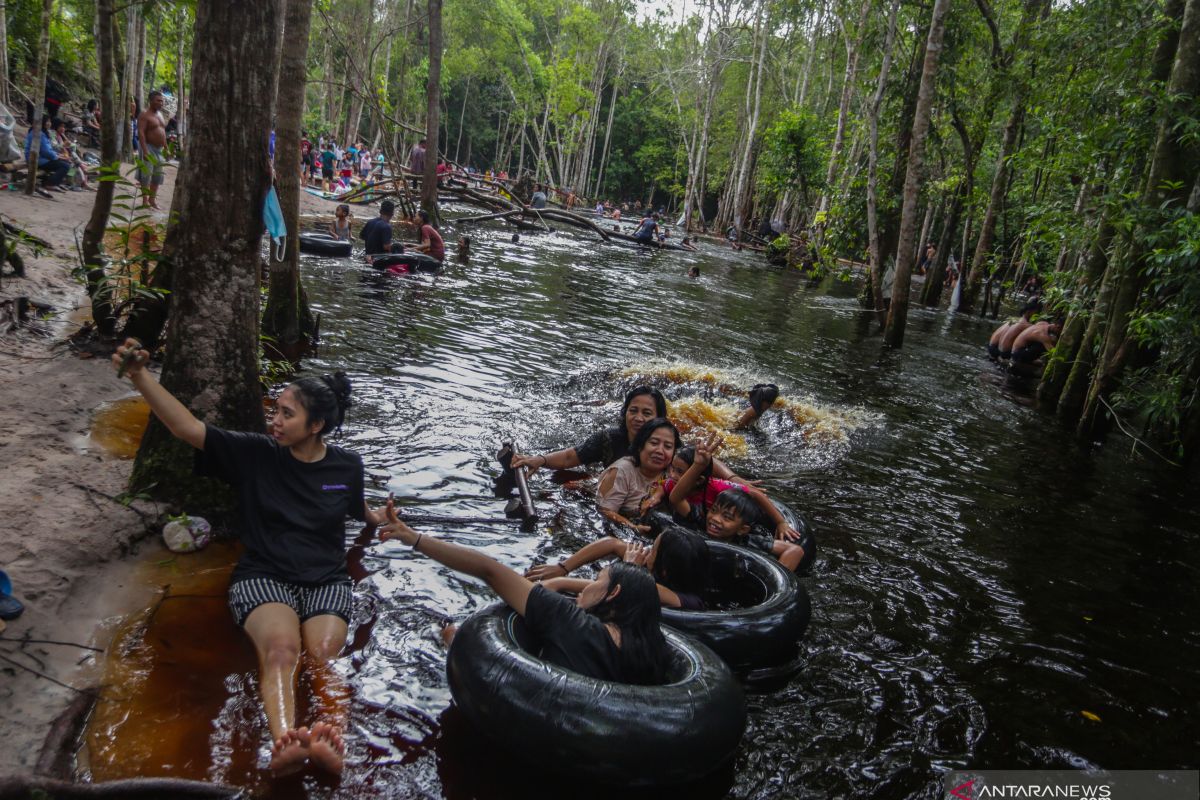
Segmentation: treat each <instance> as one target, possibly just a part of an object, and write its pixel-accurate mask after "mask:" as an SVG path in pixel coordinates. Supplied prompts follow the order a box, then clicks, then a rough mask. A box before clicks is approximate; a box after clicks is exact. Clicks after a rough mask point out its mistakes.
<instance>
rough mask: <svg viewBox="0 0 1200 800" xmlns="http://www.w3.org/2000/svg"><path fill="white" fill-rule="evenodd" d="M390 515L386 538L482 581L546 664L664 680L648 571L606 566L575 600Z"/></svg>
mask: <svg viewBox="0 0 1200 800" xmlns="http://www.w3.org/2000/svg"><path fill="white" fill-rule="evenodd" d="M386 514H387V524H386V525H384V526H383V528H382V529H381V531H380V534H379V538H380V540H381V541H388V540H391V539H399V540H400V541H401V542H403V543H404V544H406V545H408V546H409V547H411V548H412V549H413V550H415V551H417V552H419V553H421V554H423V555H426V556H429V557H430V558H432V559H433V560H434V561H437V562H440V563H441V564H444V565H446V566H447V567H449V568H450V569H452V570H455V571H456V572H462V573H465V574H467V575H471V576H473V577H476V578H481V579H482V580H484V581H485V582H486V583H487V584H488V586H491V587H492V589H493V590H494V591H495V592H496V594H498V595H500V599H501V600H503V601H504V602H505V603H507V604H508V605H509V606H511V607H512V609H513V610H514V611H516V612H517V613H518V614H520V615H521V616H522V617H523V618H524V619H525V624H526V626H527V627H528V628H529V629H530V631H531V632H532V633H533V634H534V635H535V636H536V637H537V639H538V641H540V642H541V644H542V651H541V654H540V657H541V658H542V659H543V660H545V661H549V662H551V663H554V664H558V665H559V666H561V667H565V668H567V669H569V670H572V671H574V672H578V673H580V674H582V675H587V676H589V677H592V678H597V679H599V680H604V681H616V682H619V683H634V684H646V685H652V684H659V683H662V682H663V680H664V678H665V676H666V670H667V666H668V658H669V656H668V652H669V651H668V648H667V643H666V640H665V639H664V638H663V634H662V630H661V629H660V627H659V625H660V623H661V622H662V611H661V609H660V607H659V600H658V593H657V591H656V588H655V585H654V579H653V578H652V577H650V573H649V572H647V571H646V570H645V569H643V568H642V567H637V566H634V565H632V564H624V563H618V564H613V565H612V566H610V567H605V568H604V569H603V570H602V571H601V572H600V575H599V576H598V577H597V578H596V580H594V581H590V582H587V584H586V585H585V586H583V587H581V590H580V592H579V597H578V598H577V599H575V600H571V599H570V598H567V597H564V596H562V595H560V594H556V593H554V592H552V591H550V590H549V589H547V588H546V587H544V586H542V585H541V584H537V583H533V582H532V581H530V580H527V579H526V578H524V577H522V576H521V575H520V574H519V573H517V572H516V571H514V570H511V569H509V568H508V567H506V566H504V565H502V564H500V563H499V562H497V561H495V560H494V559H492V558H489V557H488V556H485V555H483V554H482V553H478V552H476V551H474V550H471V549H470V548H466V547H460V546H459V545H456V544H451V543H450V542H446V541H443V540H441V539H437V538H435V537H433V536H425V535H424V534H421V533H417V532H416V531H414V530H413V529H412V528H410V527H409V526H408V525H406V524H405V523H404V521H403V520H401V519H400V517H399V516H398V515H397V514H396V509H395V506H394V505H393V504H392V502H391V500H389V501H388V505H387V508H386ZM450 635H453V634H452V632H451V634H450Z"/></svg>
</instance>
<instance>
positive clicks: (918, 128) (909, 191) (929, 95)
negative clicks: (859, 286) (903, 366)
mask: <svg viewBox="0 0 1200 800" xmlns="http://www.w3.org/2000/svg"><path fill="white" fill-rule="evenodd" d="M949 7H950V0H935V2H934V4H933V17H932V19H931V20H930V22H929V37H928V38H927V40H926V42H925V65H924V67H923V68H922V69H921V88H920V90H919V91H918V93H917V107H916V110H915V112H914V115H913V129H912V144H911V145H910V146H909V151H908V169H907V172H906V174H905V177H904V195H903V205H902V207H901V211H900V241H899V243H898V245H897V251H896V276H895V279H894V281H893V283H892V303H891V305H890V306H889V307H888V316H887V326H886V327H885V329H884V333H883V340H884V342H885V343H886V344H888V345H889V346H890V347H900V346H901V345H902V344H904V326H905V323H906V322H907V321H908V294H909V287H910V284H911V280H912V268H913V242H914V240H915V239H916V236H917V200H918V198H919V196H920V194H921V177H922V176H921V169H922V167H923V166H924V162H925V135H926V134H927V133H928V132H929V117H930V112H931V111H932V109H933V95H934V93H935V91H936V88H937V87H936V83H937V67H938V56H940V55H941V52H942V37H943V34H944V33H945V31H946V11H947V10H948V9H949Z"/></svg>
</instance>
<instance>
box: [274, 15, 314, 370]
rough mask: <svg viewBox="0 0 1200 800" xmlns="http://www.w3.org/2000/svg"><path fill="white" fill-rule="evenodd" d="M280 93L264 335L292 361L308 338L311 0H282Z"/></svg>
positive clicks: (311, 325) (310, 339)
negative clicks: (278, 239) (304, 174)
mask: <svg viewBox="0 0 1200 800" xmlns="http://www.w3.org/2000/svg"><path fill="white" fill-rule="evenodd" d="M285 6H286V7H285V10H284V20H283V26H284V27H283V46H282V48H281V53H280V57H279V89H278V91H277V93H276V99H275V108H276V114H275V164H276V167H275V185H276V188H277V190H278V192H279V207H280V208H281V209H282V210H283V221H284V223H285V224H286V225H287V245H286V249H285V251H284V257H283V260H282V261H277V260H275V259H274V258H271V259H270V278H269V283H268V288H267V305H266V308H265V309H264V311H263V319H262V325H263V333H265V334H267V335H268V336H271V337H272V338H274V340H275V345H274V346H275V348H276V349H277V350H278V351H279V354H280V355H284V356H287V357H291V356H292V355H293V354H294V353H297V352H298V351H299V350H300V349H301V348H302V347H303V345H304V344H306V343H311V341H312V337H313V333H314V331H313V318H312V312H311V311H310V310H309V308H308V298H307V297H306V296H305V294H304V287H303V286H302V285H301V281H300V191H301V189H300V176H299V174H298V166H297V162H298V160H299V153H300V126H301V125H302V124H303V120H304V96H305V90H306V88H307V86H306V75H307V71H308V70H307V61H308V34H309V28H310V26H311V23H312V6H313V3H312V0H285Z"/></svg>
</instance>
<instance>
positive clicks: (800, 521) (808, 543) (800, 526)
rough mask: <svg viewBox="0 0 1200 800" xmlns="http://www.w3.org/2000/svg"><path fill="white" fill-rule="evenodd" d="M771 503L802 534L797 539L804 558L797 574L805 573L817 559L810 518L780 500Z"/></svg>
mask: <svg viewBox="0 0 1200 800" xmlns="http://www.w3.org/2000/svg"><path fill="white" fill-rule="evenodd" d="M771 504H772V505H773V506H775V508H777V509H779V513H780V514H782V515H783V519H784V521H786V522H787V524H788V525H791V526H792V528H794V529H795V530H796V531H797V532H798V533H799V534H800V538H799V539H798V540H797V541H796V544H798V545H800V546H801V547H803V548H804V558H802V559H800V563H799V564H798V565H797V566H796V574H797V575H803V574H805V573H807V572H808V571H809V570H810V569H811V568H812V565H813V562H814V561H816V560H817V537H816V534H814V533H813V529H812V526H811V525H809V524H808V520H806V519H805V518H804V517H802V516H800V515H799V514H797V513H796V512H795V511H793V510H792V509H791V508H789V507H788V506H785V505H784V504H783V503H781V502H779V501H778V500H772V501H771Z"/></svg>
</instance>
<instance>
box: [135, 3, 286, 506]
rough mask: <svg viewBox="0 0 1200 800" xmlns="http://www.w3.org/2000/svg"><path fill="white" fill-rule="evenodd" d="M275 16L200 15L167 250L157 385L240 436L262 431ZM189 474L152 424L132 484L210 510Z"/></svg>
mask: <svg viewBox="0 0 1200 800" xmlns="http://www.w3.org/2000/svg"><path fill="white" fill-rule="evenodd" d="M280 8H281V0H258V2H254V3H231V2H218V0H201V2H199V3H198V4H197V6H196V28H195V31H196V40H197V41H201V42H204V47H200V48H197V49H196V51H195V56H194V59H193V63H192V99H193V102H194V109H195V112H196V113H195V116H194V117H193V120H192V131H191V142H190V143H189V150H188V158H187V159H186V161H185V162H184V163H183V165H182V167H181V172H183V173H184V174H185V181H186V183H187V187H188V190H187V192H186V193H184V194H183V195H182V196H181V197H177V198H176V200H175V203H174V206H173V211H175V212H176V213H175V221H174V223H173V224H172V225H171V227H170V228H169V229H168V231H167V239H166V242H165V246H164V252H165V255H166V258H167V259H169V260H170V261H171V262H172V266H173V270H172V275H173V280H172V286H171V289H172V291H171V301H170V327H169V330H168V332H167V338H166V359H165V361H164V362H163V371H162V384H163V386H164V387H165V388H166V389H167V390H168V391H170V392H171V393H172V394H174V395H175V396H176V397H178V398H179V400H180V401H181V402H183V403H184V405H186V406H187V407H188V408H190V409H191V410H192V413H194V414H195V415H196V416H197V417H198V418H199V419H201V420H203V421H205V422H207V423H210V424H215V425H219V426H221V427H225V428H230V429H232V430H241V431H261V430H262V428H263V411H262V389H261V386H260V384H259V379H258V313H259V283H260V278H259V276H260V274H261V271H262V255H261V244H262V234H263V215H262V209H263V201H264V199H265V197H266V194H267V190H268V189H269V188H270V184H271V169H270V162H269V161H268V155H267V145H268V137H269V134H270V126H271V117H272V114H273V112H274V97H273V95H272V94H271V89H272V87H273V86H274V83H275V76H274V65H275V64H276V60H277V52H278V47H279V38H278V35H277V31H278V28H277V25H278V20H279V14H280ZM191 467H192V454H191V452H190V448H189V447H188V446H187V445H186V444H184V443H182V442H180V441H178V440H176V439H174V438H173V437H172V436H171V434H170V433H169V432H168V431H167V430H166V428H165V427H164V426H163V425H162V424H161V423H160V422H158V420H157V419H155V418H151V421H150V425H149V427H148V428H147V429H146V434H145V436H144V437H143V439H142V444H141V447H140V448H139V449H138V455H137V461H136V462H135V463H134V470H133V476H132V478H131V483H132V485H133V486H134V487H138V488H142V487H146V486H148V485H150V484H156V489H155V493H156V494H158V495H160V496H163V497H165V498H167V499H170V500H174V501H177V502H183V503H186V502H188V501H207V503H212V502H213V500H214V489H215V486H214V485H213V484H212V483H210V482H207V481H199V480H197V479H195V478H193V477H192V470H191ZM216 496H218V497H225V496H227V495H225V494H224V492H223V491H222V492H221V493H220V494H219V495H216Z"/></svg>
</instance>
